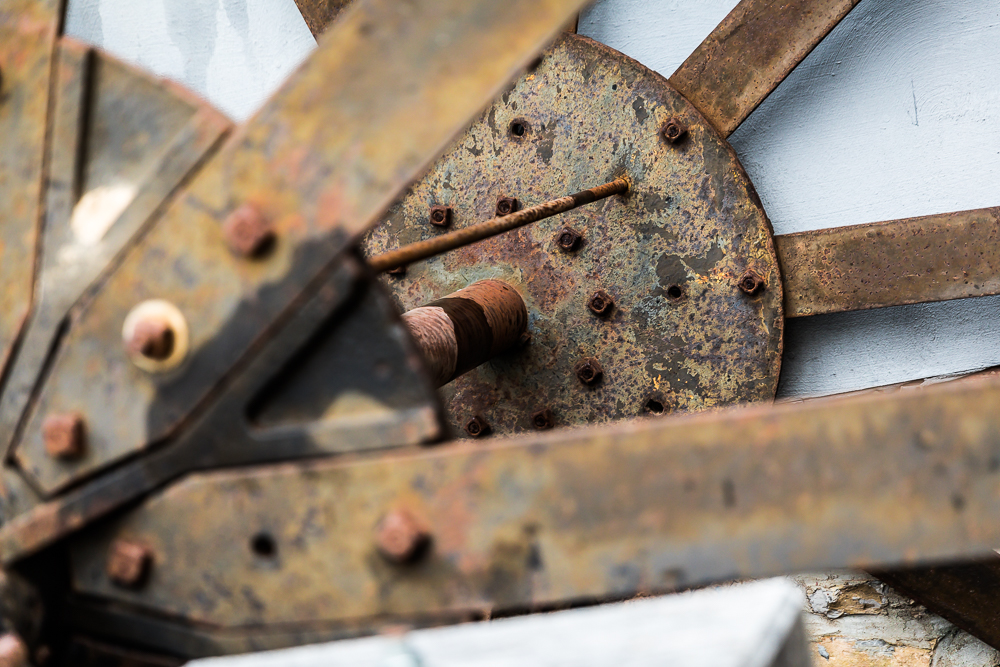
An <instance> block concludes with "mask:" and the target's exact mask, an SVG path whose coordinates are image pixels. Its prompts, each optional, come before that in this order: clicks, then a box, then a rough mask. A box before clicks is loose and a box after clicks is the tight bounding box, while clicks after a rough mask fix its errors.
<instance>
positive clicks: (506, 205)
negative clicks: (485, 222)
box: [497, 197, 518, 218]
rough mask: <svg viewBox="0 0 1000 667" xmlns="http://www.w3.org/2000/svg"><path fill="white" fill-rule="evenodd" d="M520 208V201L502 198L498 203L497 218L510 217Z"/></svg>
mask: <svg viewBox="0 0 1000 667" xmlns="http://www.w3.org/2000/svg"><path fill="white" fill-rule="evenodd" d="M517 208H518V201H517V200H516V199H514V198H513V197H501V198H500V200H499V201H497V217H498V218H502V217H504V216H505V215H510V214H511V213H513V212H514V211H516V210H517Z"/></svg>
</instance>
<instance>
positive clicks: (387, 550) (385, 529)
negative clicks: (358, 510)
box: [375, 509, 431, 564]
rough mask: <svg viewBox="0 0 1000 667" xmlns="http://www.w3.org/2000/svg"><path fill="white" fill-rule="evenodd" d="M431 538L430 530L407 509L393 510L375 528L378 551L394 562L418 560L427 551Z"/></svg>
mask: <svg viewBox="0 0 1000 667" xmlns="http://www.w3.org/2000/svg"><path fill="white" fill-rule="evenodd" d="M430 539H431V535H430V532H429V531H428V530H427V529H426V528H425V527H424V526H423V524H421V523H420V522H419V521H417V519H415V518H414V517H413V515H412V514H410V513H409V512H407V511H406V510H401V509H395V510H392V511H391V512H389V513H388V514H386V515H385V516H384V517H382V520H381V521H379V523H378V526H377V527H376V528H375V542H376V546H377V548H378V552H379V553H380V554H381V555H382V557H383V558H385V559H386V560H388V561H390V562H392V563H399V564H402V563H410V562H413V561H415V560H417V559H418V558H419V557H420V556H421V555H423V553H424V552H425V551H426V549H427V546H428V545H429V544H430Z"/></svg>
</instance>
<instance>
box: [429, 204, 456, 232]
mask: <svg viewBox="0 0 1000 667" xmlns="http://www.w3.org/2000/svg"><path fill="white" fill-rule="evenodd" d="M451 216H452V208H451V206H431V213H430V221H431V224H432V225H434V226H435V227H450V226H451Z"/></svg>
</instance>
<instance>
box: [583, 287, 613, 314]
mask: <svg viewBox="0 0 1000 667" xmlns="http://www.w3.org/2000/svg"><path fill="white" fill-rule="evenodd" d="M587 308H590V312H592V313H593V314H594V315H597V316H598V317H607V316H609V315H610V314H611V312H612V311H613V310H614V309H615V300H614V299H612V298H611V295H610V294H608V293H607V292H605V291H604V290H602V289H601V290H597V291H596V292H594V295H593V296H592V297H590V301H588V302H587Z"/></svg>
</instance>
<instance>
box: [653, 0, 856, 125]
mask: <svg viewBox="0 0 1000 667" xmlns="http://www.w3.org/2000/svg"><path fill="white" fill-rule="evenodd" d="M858 2H860V0H784V1H782V2H775V1H774V0H743V2H741V3H740V4H739V5H737V6H736V8H735V9H733V11H732V12H730V13H729V15H728V16H727V17H726V18H725V19H723V21H722V23H720V24H719V26H718V27H717V28H716V29H715V30H713V31H712V34H710V35H709V36H708V37H707V38H705V41H703V42H702V43H701V45H700V46H698V48H697V49H695V51H694V53H692V54H691V55H690V56H689V57H688V59H687V60H685V61H684V64H683V65H681V66H680V68H678V70H677V71H676V72H674V73H673V75H671V77H670V83H671V84H672V85H673V86H674V88H676V89H677V90H678V91H680V93H681V94H682V95H684V96H685V97H686V98H688V100H690V101H691V103H692V104H694V105H695V106H696V107H698V110H699V111H701V113H702V114H703V115H704V116H705V117H706V118H707V119H708V120H709V122H711V123H712V124H713V125H714V126H715V127H716V129H718V130H719V132H720V133H721V134H722V136H724V137H728V136H729V135H730V134H732V133H733V131H735V130H736V128H737V127H739V126H740V123H742V122H743V121H744V120H745V119H746V117H747V116H749V115H750V113H751V112H752V111H753V110H754V109H756V108H757V106H758V105H759V104H760V103H761V102H763V101H764V99H765V98H766V97H767V96H768V95H770V94H771V92H772V91H773V90H774V89H775V88H777V87H778V84H780V83H781V82H782V81H784V79H785V77H786V76H788V74H789V73H790V72H791V71H792V70H793V69H795V67H796V66H797V65H798V64H799V63H800V62H802V60H803V59H805V57H806V56H807V55H809V53H810V52H811V51H812V50H813V49H814V48H815V47H816V45H817V44H819V43H820V41H822V39H823V38H824V37H826V35H827V33H829V32H830V31H831V30H833V28H834V27H835V26H836V25H837V24H838V23H840V21H841V19H843V18H844V17H845V16H847V14H848V13H849V12H850V11H851V10H852V9H853V8H854V7H855V5H857V4H858Z"/></svg>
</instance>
